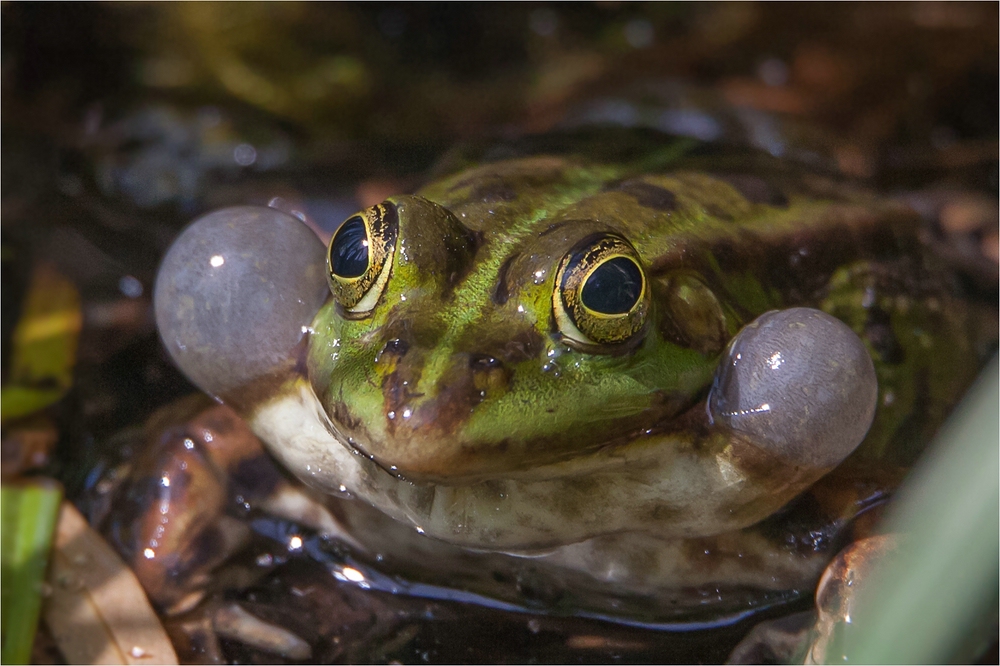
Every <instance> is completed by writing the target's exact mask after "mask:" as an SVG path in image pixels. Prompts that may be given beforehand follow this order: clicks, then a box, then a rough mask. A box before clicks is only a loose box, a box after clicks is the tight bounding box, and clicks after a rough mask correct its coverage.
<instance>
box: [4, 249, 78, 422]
mask: <svg viewBox="0 0 1000 666" xmlns="http://www.w3.org/2000/svg"><path fill="white" fill-rule="evenodd" d="M82 324H83V321H82V315H81V312H80V295H79V293H77V290H76V287H74V286H73V283H72V282H69V281H68V280H67V279H66V278H64V277H62V276H61V275H59V274H58V273H57V272H56V271H55V270H54V269H53V268H52V267H51V266H49V265H46V264H41V265H39V266H38V267H37V268H36V269H35V274H34V276H33V277H32V281H31V287H30V288H29V290H28V296H27V301H26V303H25V309H24V314H23V315H22V316H21V320H20V321H19V322H18V323H17V327H16V328H15V329H14V347H13V354H12V356H13V357H12V359H11V363H10V374H9V376H8V378H7V382H6V384H5V385H4V386H3V388H2V389H0V415H2V418H3V422H4V423H6V422H7V421H9V420H11V419H16V418H19V417H22V416H26V415H28V414H31V413H32V412H35V411H37V410H39V409H43V408H45V407H48V406H49V405H51V404H52V403H54V402H55V401H56V400H58V399H59V398H61V397H62V396H63V394H65V393H66V391H68V390H69V388H70V386H71V384H72V382H73V366H74V365H75V363H76V346H77V338H78V337H79V335H80V328H81V326H82Z"/></svg>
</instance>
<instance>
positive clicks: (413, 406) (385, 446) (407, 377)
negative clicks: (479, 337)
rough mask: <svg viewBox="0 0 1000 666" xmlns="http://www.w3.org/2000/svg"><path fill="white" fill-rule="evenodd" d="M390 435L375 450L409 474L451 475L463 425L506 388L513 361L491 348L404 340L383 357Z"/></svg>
mask: <svg viewBox="0 0 1000 666" xmlns="http://www.w3.org/2000/svg"><path fill="white" fill-rule="evenodd" d="M377 365H378V367H379V374H380V375H381V376H382V380H381V382H382V383H381V389H382V397H383V416H384V419H385V434H386V437H387V440H386V441H385V442H381V443H372V450H370V451H369V453H371V454H373V455H374V456H375V457H376V458H377V459H379V461H380V462H381V463H383V464H384V465H385V466H387V467H394V468H396V469H398V470H399V471H400V472H402V473H404V474H414V475H422V474H427V475H434V476H447V475H448V474H450V473H452V472H454V471H456V469H457V468H459V467H461V466H462V461H461V460H460V459H461V458H462V457H463V456H464V455H465V453H466V452H464V451H463V449H462V447H461V446H460V445H458V446H456V445H455V444H456V443H458V442H460V441H461V440H462V437H461V431H462V429H463V426H464V425H465V423H466V422H467V421H468V419H469V418H470V417H471V415H472V414H473V413H474V412H475V410H476V408H477V407H479V406H480V405H481V404H482V403H484V402H486V401H488V400H495V399H498V398H499V397H500V396H502V395H504V394H506V393H507V391H508V390H509V389H510V387H511V384H512V382H513V378H514V370H513V367H512V366H511V364H509V363H508V362H506V361H504V360H503V359H502V358H499V357H498V356H497V355H496V354H494V353H490V352H487V351H472V352H467V351H463V352H452V353H450V354H447V355H445V354H442V353H441V352H440V351H437V350H435V351H431V350H428V349H423V348H421V347H419V346H417V345H414V344H412V343H409V342H407V341H405V340H402V339H394V340H391V341H389V342H388V343H386V345H385V347H384V348H383V350H382V352H381V353H380V354H379V356H378V360H377Z"/></svg>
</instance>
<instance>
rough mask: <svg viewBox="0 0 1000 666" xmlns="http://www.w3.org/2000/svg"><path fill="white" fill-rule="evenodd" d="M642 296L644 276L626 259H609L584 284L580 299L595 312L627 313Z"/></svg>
mask: <svg viewBox="0 0 1000 666" xmlns="http://www.w3.org/2000/svg"><path fill="white" fill-rule="evenodd" d="M641 293H642V273H641V272H640V271H639V267H638V266H636V264H635V262H634V261H632V260H631V259H628V258H626V257H615V258H614V259H609V260H608V261H605V262H604V263H603V264H601V265H600V266H598V267H597V270H595V271H594V272H593V273H591V274H590V277H588V278H587V282H586V283H585V284H584V285H583V291H582V292H581V293H580V300H581V301H583V304H584V305H586V306H587V307H588V308H590V309H591V310H593V311H594V312H600V313H601V314H609V315H613V314H625V313H626V312H628V311H629V310H631V309H632V307H633V306H634V305H635V303H636V301H638V300H639V295H640V294H641Z"/></svg>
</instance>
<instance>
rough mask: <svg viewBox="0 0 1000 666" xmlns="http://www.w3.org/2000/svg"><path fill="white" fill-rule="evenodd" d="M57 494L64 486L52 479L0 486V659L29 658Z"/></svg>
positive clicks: (6, 661)
mask: <svg viewBox="0 0 1000 666" xmlns="http://www.w3.org/2000/svg"><path fill="white" fill-rule="evenodd" d="M61 499H62V489H61V488H60V487H59V486H58V485H56V484H55V483H51V482H48V483H31V484H10V485H4V486H2V488H0V569H2V571H0V576H2V578H0V589H2V607H0V612H2V615H3V618H2V627H3V638H2V642H3V646H2V648H0V663H4V664H26V663H28V660H29V659H30V658H31V646H32V644H33V642H34V640H35V629H36V628H37V626H38V614H39V611H40V610H41V605H42V580H43V579H44V576H45V567H46V565H47V564H48V561H49V551H50V549H51V547H52V534H53V531H54V530H55V525H56V520H57V519H58V515H59V503H60V501H61Z"/></svg>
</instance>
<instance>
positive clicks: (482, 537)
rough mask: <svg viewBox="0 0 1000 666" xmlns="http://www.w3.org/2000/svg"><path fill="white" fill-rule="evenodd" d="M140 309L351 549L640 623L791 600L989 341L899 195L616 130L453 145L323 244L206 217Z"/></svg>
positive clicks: (893, 477) (252, 222)
mask: <svg viewBox="0 0 1000 666" xmlns="http://www.w3.org/2000/svg"><path fill="white" fill-rule="evenodd" d="M154 307H155V313H156V319H157V324H158V327H159V330H160V334H161V338H162V340H163V342H164V345H165V347H166V349H167V351H168V352H169V354H170V355H171V357H172V358H173V360H174V361H175V363H176V364H177V365H178V366H179V367H180V368H181V370H182V371H183V372H184V373H185V374H186V375H187V376H188V377H189V379H191V381H192V382H193V383H194V384H196V385H197V386H198V387H199V388H201V389H202V390H203V391H205V392H206V393H208V394H210V395H212V396H214V397H215V398H216V399H217V400H219V401H221V402H224V403H226V404H228V405H230V406H232V407H234V408H235V409H236V410H237V411H238V412H239V413H240V414H241V415H242V416H243V417H244V418H245V419H246V421H247V423H248V425H249V426H250V428H251V429H252V430H253V431H254V432H255V433H256V435H257V436H259V437H260V439H261V440H262V441H263V442H264V444H265V446H266V447H267V449H268V450H269V451H270V453H271V454H272V455H273V456H274V457H275V458H276V459H277V460H278V462H279V463H280V464H281V465H282V466H283V467H284V468H285V469H287V470H289V471H290V472H291V473H292V474H293V475H295V476H296V477H298V478H299V479H301V480H302V481H303V482H304V483H305V484H306V485H307V486H309V487H311V488H314V489H318V490H319V491H321V492H323V493H326V494H328V495H330V496H332V497H342V498H351V499H353V501H347V502H342V503H340V504H339V505H338V506H339V509H338V511H340V512H341V518H342V520H343V522H344V523H345V524H347V525H348V526H349V529H350V532H351V534H352V536H353V537H354V538H356V539H357V540H358V541H359V542H360V543H362V544H364V545H365V546H367V547H369V549H370V551H371V552H379V553H395V554H396V557H397V558H398V559H402V560H405V561H408V562H409V563H408V564H407V565H405V568H407V571H409V572H411V573H412V572H414V571H416V572H417V573H414V574H413V575H414V576H415V577H417V578H420V577H423V578H424V579H425V580H430V581H446V580H448V576H449V575H451V576H453V577H454V576H457V577H458V579H460V580H461V581H463V582H462V583H461V585H464V586H466V588H467V589H475V590H485V594H486V595H487V596H492V597H494V598H498V597H499V598H504V597H505V595H506V598H508V599H515V598H516V595H513V593H510V592H505V591H504V590H502V589H498V586H497V585H496V584H495V583H497V582H500V583H501V586H500V587H502V586H503V581H504V580H505V578H504V577H505V576H506V575H507V573H510V572H513V573H512V574H511V576H512V577H513V578H514V579H516V580H517V581H518V584H517V588H518V590H519V594H520V592H523V589H524V588H525V587H526V586H525V585H524V584H523V582H524V580H525V574H524V572H525V571H527V572H530V576H528V578H531V579H532V580H534V581H536V582H537V581H539V580H541V581H542V583H541V584H539V585H534V587H539V586H541V587H545V586H546V585H549V586H550V587H551V585H556V586H557V587H559V588H560V589H561V590H563V591H565V590H575V591H573V592H572V593H571V596H572V598H573V601H572V602H570V605H571V606H572V607H574V608H575V609H576V610H578V611H580V610H581V609H582V611H586V612H594V611H596V612H601V613H605V614H611V615H619V616H620V615H623V614H629V613H632V614H633V615H634V614H635V613H636V609H637V608H638V609H641V614H642V617H643V618H644V619H645V620H647V621H655V622H662V621H678V620H682V621H688V620H692V619H695V618H699V617H701V618H704V617H713V618H719V617H729V618H731V617H733V615H732V614H733V613H737V615H738V613H739V612H742V611H738V610H737V609H744V610H745V609H746V608H747V607H748V606H750V607H753V606H755V605H758V606H759V605H766V604H767V603H770V602H773V601H774V600H775V599H777V600H784V601H787V600H788V599H789V598H793V597H796V596H801V595H802V594H807V593H808V590H809V589H811V588H812V587H813V586H814V585H815V582H816V580H817V579H818V578H819V576H820V573H821V572H822V570H823V567H824V566H825V565H826V563H827V562H828V561H829V560H830V559H831V558H832V556H833V555H834V554H835V551H836V547H837V546H839V545H842V544H843V542H844V540H845V539H849V538H851V526H852V525H853V524H856V522H857V521H856V520H855V519H856V517H857V516H858V515H859V514H863V513H864V512H865V511H867V510H868V509H870V508H871V507H872V506H873V505H876V504H879V503H881V502H883V501H884V499H885V498H886V497H887V496H888V495H889V494H891V492H892V490H893V489H894V488H895V486H896V485H898V483H899V481H900V479H901V478H902V477H903V475H904V474H905V471H906V469H907V468H908V467H909V466H910V465H911V464H912V463H913V461H914V460H915V458H916V457H917V456H918V455H919V453H920V451H921V450H922V449H923V447H924V446H925V445H926V443H927V442H928V440H929V439H930V438H931V437H932V435H933V433H934V431H935V430H936V429H937V427H938V426H939V425H940V424H941V422H942V421H943V420H944V418H945V417H946V415H947V414H948V412H949V410H950V409H951V407H952V406H954V404H955V403H956V402H957V400H958V399H959V397H960V396H961V395H962V393H963V391H964V390H965V388H966V387H968V385H969V384H970V383H971V382H972V381H973V379H974V378H975V376H976V373H977V371H978V369H979V368H980V367H981V365H982V363H983V362H984V361H985V359H986V358H987V356H988V355H989V353H990V352H991V350H992V349H993V348H995V345H996V339H997V332H996V309H995V303H989V302H987V301H985V300H983V299H977V298H976V296H975V294H970V292H969V290H968V289H967V288H966V282H965V281H963V279H962V276H961V275H960V274H957V273H956V271H955V270H954V269H953V268H952V267H950V266H948V265H947V264H946V262H944V261H943V260H941V259H940V258H939V257H937V256H935V253H934V250H933V248H932V247H931V246H930V245H929V244H928V243H927V241H926V234H925V233H924V231H923V227H922V223H921V220H920V218H919V216H918V215H917V214H916V213H915V212H914V211H913V210H912V209H911V208H910V207H909V206H907V205H906V204H905V203H904V202H901V201H897V200H894V199H891V198H888V197H885V196H881V195H879V194H877V193H874V192H871V191H868V190H866V189H864V188H863V187H861V186H858V185H857V184H853V183H849V182H846V181H844V180H842V179H840V178H838V177H837V176H836V174H834V173H831V172H829V171H824V170H823V169H822V168H817V167H815V166H813V165H808V164H803V163H795V162H789V161H787V160H785V161H783V160H781V159H778V158H775V157H773V156H771V155H768V154H766V153H758V152H754V151H752V150H749V149H745V148H741V147H734V146H724V145H723V146H720V145H716V144H706V143H702V142H699V141H697V140H693V139H690V138H684V137H673V136H669V135H664V134H660V133H658V132H652V131H638V130H635V129H629V130H622V129H615V128H598V129H593V130H587V131H572V132H562V133H558V132H557V133H552V134H547V135H541V136H536V137H528V138H525V139H523V140H520V141H513V142H505V143H503V144H502V145H500V146H495V145H494V146H488V147H485V148H473V149H469V150H466V151H465V152H458V153H454V154H452V155H450V156H448V157H447V158H446V159H445V160H444V161H443V162H442V164H441V166H439V167H438V169H437V170H436V173H434V174H433V175H432V177H431V178H430V179H429V180H428V182H427V183H426V184H425V185H424V186H422V187H420V188H419V189H417V190H416V191H415V192H414V193H412V194H401V195H398V196H392V197H389V198H388V199H386V200H385V201H383V202H381V203H378V204H375V205H373V206H370V207H368V208H366V209H364V210H362V211H360V212H358V213H357V214H356V215H353V216H351V217H350V218H348V219H347V220H345V221H344V222H343V223H342V224H341V225H340V226H339V228H338V229H337V230H336V232H335V233H333V234H332V236H331V238H330V240H329V243H328V244H324V243H322V242H321V241H320V240H319V238H318V236H317V235H316V234H315V233H314V232H313V231H312V230H311V229H310V228H309V227H307V226H306V225H305V224H303V223H302V221H301V220H300V219H296V217H295V216H293V215H289V214H287V213H285V212H282V211H280V210H276V209H274V208H268V207H260V206H240V207H234V208H229V209H223V210H220V211H215V212H212V213H209V214H208V215H205V216H203V217H202V218H200V219H198V220H196V221H195V222H194V223H193V224H192V225H191V226H190V227H188V228H187V230H185V231H184V232H183V233H182V234H181V235H180V237H179V238H178V239H177V240H176V241H175V243H174V245H173V246H172V247H171V249H170V250H169V251H168V253H167V255H166V257H165V258H164V261H163V263H162V265H161V268H160V272H159V275H158V278H157V283H156V287H155V294H154ZM380 559H381V555H380ZM414 562H417V563H418V564H414ZM463 567H464V569H463ZM459 571H461V572H462V573H461V574H459V573H457V572H459ZM477 572H478V575H479V577H480V578H486V579H490V578H492V580H487V581H486V582H479V583H477V582H475V581H474V579H475V578H476V576H477ZM483 572H493V573H492V577H491V576H490V575H489V574H488V573H487V574H483ZM504 572H507V573H504ZM453 580H454V578H453ZM470 581H471V582H470ZM552 581H556V582H555V583H552ZM451 584H452V585H455V583H454V582H453V583H451ZM527 587H531V585H529V586H527ZM553 599H555V601H553ZM623 599H625V600H628V601H627V602H623V601H622V600H623ZM634 599H640V600H642V603H638V604H633V603H631V601H630V600H634ZM560 604H561V605H562V606H560V607H563V608H565V595H564V594H562V593H560V594H556V595H554V596H553V595H550V596H549V607H550V608H551V607H555V606H559V605H560ZM727 613H728V615H727Z"/></svg>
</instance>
